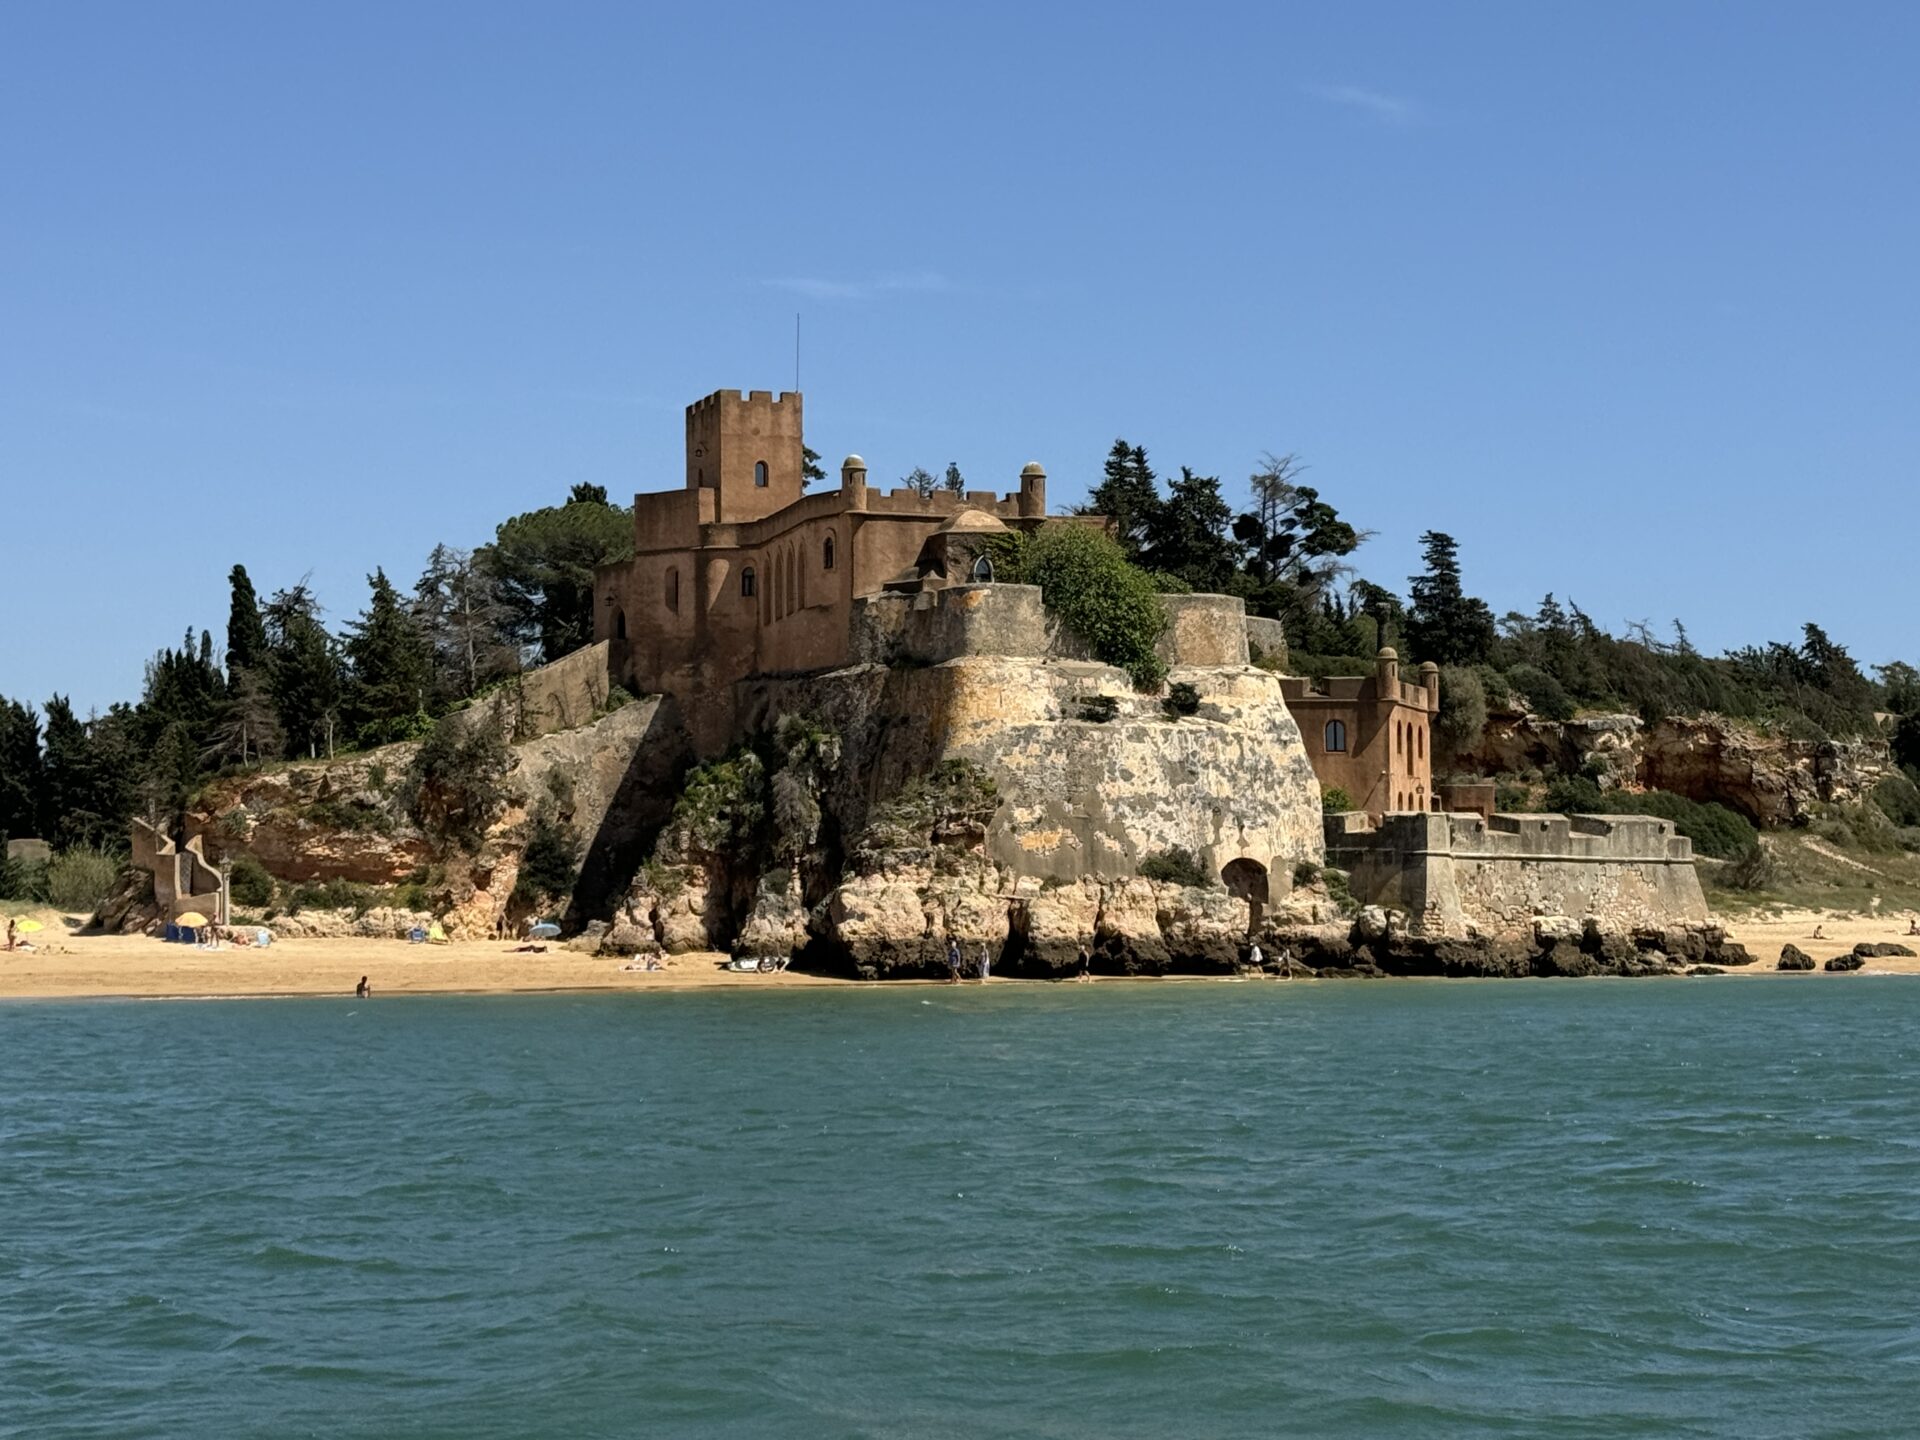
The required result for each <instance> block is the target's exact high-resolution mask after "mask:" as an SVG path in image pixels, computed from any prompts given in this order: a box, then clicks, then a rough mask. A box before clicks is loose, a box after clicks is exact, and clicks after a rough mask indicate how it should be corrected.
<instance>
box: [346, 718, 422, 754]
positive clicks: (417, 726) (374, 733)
mask: <svg viewBox="0 0 1920 1440" xmlns="http://www.w3.org/2000/svg"><path fill="white" fill-rule="evenodd" d="M432 729H433V717H432V716H431V715H429V714H427V712H426V711H424V710H416V711H414V712H413V713H412V714H411V715H389V716H386V717H384V718H383V719H379V720H369V721H368V722H367V723H366V724H364V725H362V726H361V727H360V735H359V739H360V745H361V748H363V749H367V750H372V749H374V748H376V747H378V746H381V745H397V744H399V743H400V742H402V741H404V740H418V739H419V738H420V737H421V736H422V735H425V734H427V733H428V732H429V731H431V730H432Z"/></svg>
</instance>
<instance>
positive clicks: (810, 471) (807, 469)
mask: <svg viewBox="0 0 1920 1440" xmlns="http://www.w3.org/2000/svg"><path fill="white" fill-rule="evenodd" d="M826 478H827V470H826V467H825V466H824V465H822V464H821V463H820V452H819V451H818V450H816V449H814V448H813V447H812V446H811V445H802V446H801V447H800V488H801V489H802V490H804V489H806V488H807V486H809V485H811V484H812V483H813V482H814V481H815V480H824V479H826Z"/></svg>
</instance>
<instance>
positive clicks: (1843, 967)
mask: <svg viewBox="0 0 1920 1440" xmlns="http://www.w3.org/2000/svg"><path fill="white" fill-rule="evenodd" d="M1866 963H1867V959H1866V956H1864V955H1855V954H1853V953H1852V952H1851V951H1849V952H1848V953H1847V954H1845V955H1836V956H1834V957H1833V958H1832V959H1831V960H1829V961H1827V963H1826V966H1825V969H1826V970H1828V971H1829V972H1831V973H1844V972H1846V971H1849V970H1858V969H1859V968H1860V967H1861V966H1862V965H1865V964H1866Z"/></svg>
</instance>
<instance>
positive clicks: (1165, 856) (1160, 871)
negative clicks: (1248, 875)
mask: <svg viewBox="0 0 1920 1440" xmlns="http://www.w3.org/2000/svg"><path fill="white" fill-rule="evenodd" d="M1140 878H1141V879H1143V880H1158V881H1160V882H1162V883H1163V884H1168V885H1187V886H1191V887H1192V888H1194V889H1203V888H1205V887H1206V886H1208V885H1211V884H1212V883H1213V877H1212V876H1211V875H1209V874H1208V873H1207V872H1206V871H1205V870H1204V869H1203V868H1201V865H1200V861H1199V860H1198V858H1196V857H1195V855H1194V853H1193V852H1192V851H1191V850H1189V849H1187V848H1186V847H1185V846H1182V845H1175V846H1174V847H1173V848H1172V849H1169V850H1156V851H1154V852H1153V853H1152V854H1151V855H1148V856H1147V857H1146V859H1144V860H1142V861H1141V862H1140Z"/></svg>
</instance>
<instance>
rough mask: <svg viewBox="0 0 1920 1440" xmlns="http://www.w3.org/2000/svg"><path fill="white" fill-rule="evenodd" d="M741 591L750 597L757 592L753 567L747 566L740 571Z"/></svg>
mask: <svg viewBox="0 0 1920 1440" xmlns="http://www.w3.org/2000/svg"><path fill="white" fill-rule="evenodd" d="M740 593H741V594H742V595H744V596H747V597H748V598H752V596H753V595H754V594H755V593H756V592H755V591H754V588H753V567H752V566H751V565H749V566H747V568H746V569H744V570H742V571H741V572H740Z"/></svg>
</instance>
